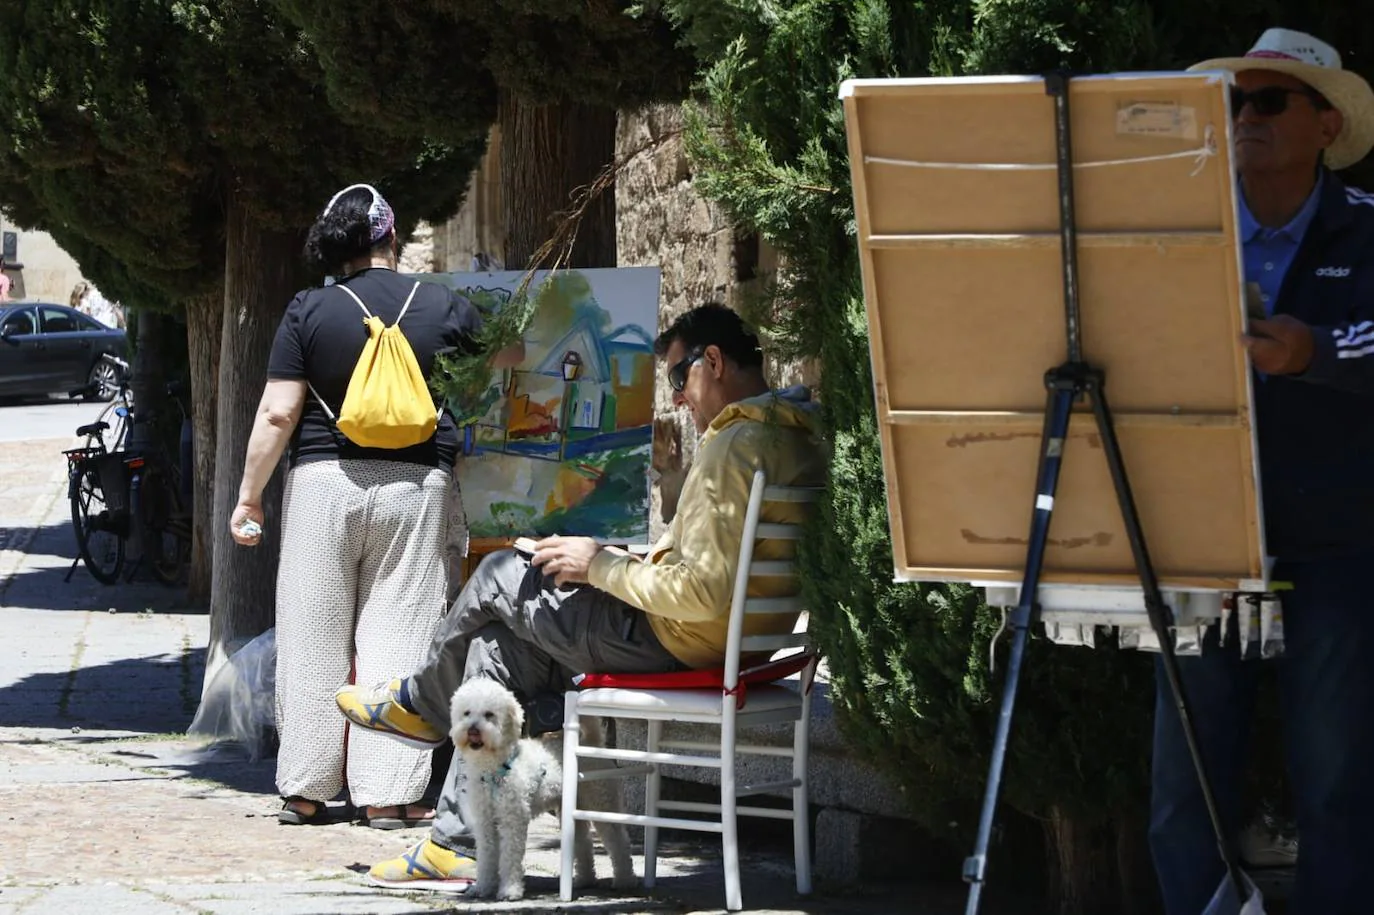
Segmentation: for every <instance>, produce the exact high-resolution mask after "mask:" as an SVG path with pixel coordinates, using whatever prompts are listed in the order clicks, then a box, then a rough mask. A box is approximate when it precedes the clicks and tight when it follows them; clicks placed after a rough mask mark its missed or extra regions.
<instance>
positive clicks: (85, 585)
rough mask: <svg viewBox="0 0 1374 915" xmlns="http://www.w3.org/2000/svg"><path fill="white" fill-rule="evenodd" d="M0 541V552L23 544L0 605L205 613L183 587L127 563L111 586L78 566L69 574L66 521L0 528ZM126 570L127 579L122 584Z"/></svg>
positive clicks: (71, 554)
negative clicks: (20, 559)
mask: <svg viewBox="0 0 1374 915" xmlns="http://www.w3.org/2000/svg"><path fill="white" fill-rule="evenodd" d="M30 534H31V535H32V536H31V537H29V535H30ZM0 537H2V538H3V539H0V549H13V548H14V547H10V546H8V544H10V543H17V544H24V543H25V541H26V540H27V545H25V546H24V547H23V549H24V552H25V554H26V558H25V561H24V563H23V565H22V566H21V567H20V569H19V570H18V571H16V572H15V573H14V575H13V576H11V577H10V578H9V579H7V580H4V581H0V607H24V608H27V609H34V610H108V609H112V608H113V609H114V610H117V611H119V612H134V611H152V612H154V613H158V612H169V611H176V612H179V613H203V612H206V608H204V607H198V606H190V605H188V604H187V602H186V591H185V588H183V587H180V586H171V585H164V584H162V583H161V582H159V581H157V580H155V579H154V578H153V577H152V574H151V573H150V572H149V571H148V569H147V568H146V567H140V568H137V569H135V568H134V563H133V562H132V561H131V560H126V561H125V563H124V568H123V570H122V571H121V573H120V580H119V582H118V583H117V584H113V585H105V584H101V583H100V582H98V581H96V580H95V578H93V577H92V576H91V573H90V572H89V571H88V570H87V569H86V566H85V564H84V563H77V565H76V568H75V570H73V569H72V562H73V560H75V559H76V537H75V535H74V534H73V533H72V524H71V521H70V520H64V521H61V522H59V523H56V524H50V525H46V526H44V527H39V528H27V529H25V528H4V529H0ZM131 570H133V572H134V577H133V581H126V580H125V579H126V578H127V577H128V576H129V573H130V571H131ZM69 572H70V578H69V577H68V573H69Z"/></svg>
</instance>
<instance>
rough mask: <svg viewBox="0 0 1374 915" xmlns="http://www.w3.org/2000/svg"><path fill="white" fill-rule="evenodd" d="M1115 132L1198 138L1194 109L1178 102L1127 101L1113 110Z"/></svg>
mask: <svg viewBox="0 0 1374 915" xmlns="http://www.w3.org/2000/svg"><path fill="white" fill-rule="evenodd" d="M1116 132H1117V133H1118V134H1124V135H1130V136H1143V137H1167V138H1169V139H1171V140H1196V139H1197V109H1195V108H1193V107H1192V106H1191V105H1180V104H1179V103H1178V102H1128V103H1126V104H1124V105H1122V106H1121V107H1119V108H1117V110H1116Z"/></svg>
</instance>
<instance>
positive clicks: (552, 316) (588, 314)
mask: <svg viewBox="0 0 1374 915" xmlns="http://www.w3.org/2000/svg"><path fill="white" fill-rule="evenodd" d="M450 276H451V280H450V282H452V284H453V288H457V289H458V290H459V291H460V292H465V293H467V292H468V291H469V290H471V294H470V297H471V298H473V300H474V301H478V300H479V297H480V299H481V300H483V301H484V302H487V303H492V302H496V303H499V302H501V301H503V298H508V296H505V297H503V296H502V294H501V293H500V292H498V291H497V290H498V289H499V288H500V287H502V285H503V284H504V285H505V286H507V287H508V288H510V289H514V288H515V287H516V285H517V284H518V283H519V282H520V279H521V275H520V274H517V273H511V274H485V275H482V276H481V281H480V282H472V283H471V285H466V284H465V283H464V279H465V277H464V275H462V274H456V275H450ZM476 279H477V277H476V276H474V277H473V280H474V281H475V280H476ZM658 281H659V276H658V271H657V270H656V269H654V268H629V269H605V270H583V271H565V272H561V273H559V274H557V275H556V276H554V277H553V278H552V279H549V278H548V277H546V276H539V275H537V276H536V282H535V283H534V284H532V288H539V297H540V303H541V304H540V306H539V310H538V312H536V315H535V319H534V321H533V323H532V325H531V327H530V329H529V330H528V331H527V333H526V336H525V361H524V362H523V363H522V364H521V365H519V366H517V367H515V368H514V369H507V370H506V371H504V372H500V373H496V374H494V375H493V378H492V387H491V388H490V389H489V390H488V394H487V396H486V397H485V398H484V399H483V404H484V406H485V411H484V413H483V415H482V416H481V417H480V418H478V419H477V420H476V422H475V423H469V424H468V425H467V427H466V429H465V436H464V454H465V456H464V458H463V459H462V461H461V462H460V464H459V468H458V475H459V481H460V485H461V486H462V488H463V501H464V505H465V507H466V509H467V513H468V520H469V524H470V527H471V531H472V535H473V536H474V537H475V538H509V537H516V536H522V535H527V534H551V533H562V534H583V535H587V536H593V537H597V538H599V539H603V540H612V541H625V542H641V541H643V540H645V539H647V537H648V530H649V464H650V460H651V450H652V442H653V405H654V382H655V371H654V369H655V364H654V355H653V334H652V331H651V330H650V329H652V328H653V327H655V326H656V322H657V308H658ZM541 283H547V284H548V285H547V287H542V286H539V284H541ZM446 285H448V283H446ZM646 328H649V329H646Z"/></svg>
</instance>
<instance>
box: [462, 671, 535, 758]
mask: <svg viewBox="0 0 1374 915" xmlns="http://www.w3.org/2000/svg"><path fill="white" fill-rule="evenodd" d="M449 713H450V714H449V721H451V722H452V730H450V731H449V736H450V737H451V738H452V739H453V746H454V748H455V749H457V750H458V752H459V753H462V754H463V755H464V756H465V757H468V758H474V757H481V756H484V755H485V756H489V757H491V758H492V759H493V760H494V761H495V762H496V763H501V762H504V761H505V760H506V758H507V757H509V756H510V754H511V750H512V749H513V748H514V747H515V743H516V741H518V740H519V739H520V731H521V729H522V728H523V727H524V725H525V712H524V709H522V708H521V707H520V703H519V702H517V701H516V699H515V694H514V693H512V692H511V691H510V690H508V689H506V688H505V687H504V686H502V685H501V684H500V683H497V682H496V681H494V680H487V679H473V680H469V681H467V682H466V683H464V684H463V685H462V686H460V687H458V691H457V692H455V693H454V694H453V702H452V705H451V707H450V709H449Z"/></svg>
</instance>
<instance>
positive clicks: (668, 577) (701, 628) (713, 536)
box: [588, 390, 825, 668]
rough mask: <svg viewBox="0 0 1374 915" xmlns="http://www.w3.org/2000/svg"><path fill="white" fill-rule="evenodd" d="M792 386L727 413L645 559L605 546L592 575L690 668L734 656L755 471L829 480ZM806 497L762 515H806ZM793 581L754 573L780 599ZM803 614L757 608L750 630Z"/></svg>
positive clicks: (807, 407) (767, 507)
mask: <svg viewBox="0 0 1374 915" xmlns="http://www.w3.org/2000/svg"><path fill="white" fill-rule="evenodd" d="M792 393H793V391H792V390H789V391H788V392H784V393H769V394H763V395H760V396H758V397H751V398H749V399H747V400H741V401H737V402H736V403H732V404H730V405H729V406H727V407H726V408H725V409H724V410H722V411H721V412H720V415H719V416H717V417H716V418H715V419H714V420H713V421H712V422H711V425H710V426H709V427H708V428H707V430H706V434H705V435H703V436H702V439H701V445H700V447H699V448H698V450H697V457H696V461H695V462H694V463H693V464H692V469H691V470H690V471H689V472H688V474H687V479H686V481H685V482H684V483H683V487H682V495H681V497H680V498H679V501H678V506H677V514H676V515H674V516H673V521H672V524H670V525H669V527H668V532H667V533H666V534H664V535H663V538H662V539H661V540H659V542H658V543H657V544H655V545H654V548H653V550H652V551H651V552H650V553H649V554H648V555H647V556H645V557H644V559H643V560H640V559H639V558H637V557H634V556H631V555H629V554H626V553H623V552H620V551H618V550H616V551H611V550H602V551H601V552H600V553H599V554H598V555H597V557H596V558H595V559H594V560H593V561H592V564H591V568H590V569H589V570H588V580H589V581H590V582H591V584H592V585H593V586H595V587H597V588H600V589H601V590H602V591H606V592H607V593H610V594H614V595H615V596H616V597H618V598H620V599H621V600H623V601H625V602H626V603H628V604H630V605H631V606H634V607H638V608H639V609H641V610H643V611H644V612H645V613H646V614H647V615H648V617H649V623H650V625H651V626H652V627H653V630H654V634H655V635H656V636H658V640H659V642H661V643H662V645H663V647H664V648H666V649H668V651H670V652H671V653H672V654H673V656H674V657H676V658H677V659H678V660H680V661H682V662H683V663H684V664H687V665H688V666H690V667H695V668H703V667H717V666H719V665H721V664H723V663H724V661H725V641H726V630H727V627H728V624H729V616H730V597H731V593H732V592H733V590H734V584H735V569H736V567H737V565H738V559H739V543H740V535H741V534H742V533H743V531H744V513H745V509H746V508H747V507H748V504H749V487H750V486H751V485H752V483H753V480H754V471H756V470H759V469H762V470H763V472H764V473H765V474H766V475H767V479H768V482H769V484H770V485H775V486H819V485H821V484H822V483H823V482H824V479H825V454H824V450H823V448H822V446H821V443H820V440H819V437H818V435H817V432H816V426H815V419H814V410H813V409H812V407H813V405H812V404H810V403H808V402H804V401H800V400H797V399H792V397H790V396H789V395H791V394H792ZM802 510H803V508H802V506H799V505H797V504H796V503H768V502H765V503H764V504H763V509H762V515H761V520H762V521H764V522H772V523H786V522H795V521H799V520H801V515H800V512H801V511H802ZM792 552H793V544H792V543H791V542H790V541H781V540H761V541H759V543H758V544H757V546H756V547H755V550H754V558H755V559H757V560H765V559H787V558H790V557H791V556H792ZM785 587H786V585H785V583H784V582H783V581H780V580H779V579H776V578H772V579H770V578H759V579H755V580H752V581H750V583H749V596H750V597H779V596H784V595H786V594H787V593H788V592H786V591H784V590H780V588H785ZM795 621H796V618H795V616H794V615H793V614H776V615H768V616H752V615H751V617H750V618H749V619H748V620H746V625H745V631H746V633H747V634H757V633H774V632H790V631H792V626H793V624H794V623H795Z"/></svg>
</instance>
